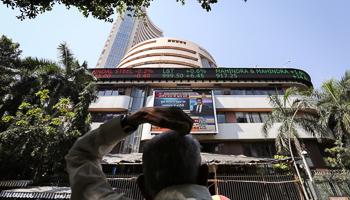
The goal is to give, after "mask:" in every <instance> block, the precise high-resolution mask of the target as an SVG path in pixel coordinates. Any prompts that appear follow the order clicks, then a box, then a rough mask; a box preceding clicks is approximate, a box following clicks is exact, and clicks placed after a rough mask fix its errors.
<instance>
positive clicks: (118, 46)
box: [104, 11, 135, 68]
mask: <svg viewBox="0 0 350 200" xmlns="http://www.w3.org/2000/svg"><path fill="white" fill-rule="evenodd" d="M128 14H130V15H132V12H130V11H127V12H126V13H125V15H124V20H123V21H122V22H121V25H120V28H119V30H118V33H117V36H116V38H115V40H114V42H113V45H112V48H111V51H110V53H109V55H108V58H107V61H106V65H105V66H104V67H105V68H116V67H117V66H118V64H119V63H120V61H121V60H122V58H123V56H124V53H125V50H126V45H127V44H128V41H129V37H130V33H131V30H132V27H133V26H134V21H135V18H134V17H131V16H128Z"/></svg>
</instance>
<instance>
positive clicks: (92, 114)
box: [91, 113, 97, 122]
mask: <svg viewBox="0 0 350 200" xmlns="http://www.w3.org/2000/svg"><path fill="white" fill-rule="evenodd" d="M96 118H97V113H91V122H95V121H96Z"/></svg>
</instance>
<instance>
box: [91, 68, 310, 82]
mask: <svg viewBox="0 0 350 200" xmlns="http://www.w3.org/2000/svg"><path fill="white" fill-rule="evenodd" d="M91 71H92V74H93V75H94V76H95V77H96V78H98V79H114V80H267V79H269V80H283V79H288V80H295V81H298V82H302V83H304V84H306V85H307V86H312V83H311V78H310V76H309V75H308V74H307V73H306V72H304V71H302V70H298V69H291V68H215V69H214V68H197V69H195V68H191V69H190V68H181V69H179V68H118V69H115V68H113V69H110V68H109V69H107V68H106V69H92V70H91Z"/></svg>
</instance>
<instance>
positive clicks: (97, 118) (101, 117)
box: [91, 112, 120, 123]
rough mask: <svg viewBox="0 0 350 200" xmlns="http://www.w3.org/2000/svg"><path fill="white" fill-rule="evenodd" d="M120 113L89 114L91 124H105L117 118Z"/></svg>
mask: <svg viewBox="0 0 350 200" xmlns="http://www.w3.org/2000/svg"><path fill="white" fill-rule="evenodd" d="M119 115H120V113H106V112H91V122H101V123H103V122H107V121H109V120H111V119H113V118H115V117H117V116H119Z"/></svg>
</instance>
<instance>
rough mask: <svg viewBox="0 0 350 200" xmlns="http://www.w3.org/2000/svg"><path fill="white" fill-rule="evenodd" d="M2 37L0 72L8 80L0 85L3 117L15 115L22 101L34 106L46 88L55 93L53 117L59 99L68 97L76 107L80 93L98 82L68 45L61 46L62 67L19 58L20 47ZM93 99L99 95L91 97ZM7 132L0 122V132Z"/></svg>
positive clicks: (51, 103) (50, 100)
mask: <svg viewBox="0 0 350 200" xmlns="http://www.w3.org/2000/svg"><path fill="white" fill-rule="evenodd" d="M2 38H3V39H2V40H0V46H1V50H0V55H1V60H0V62H1V68H2V69H4V70H1V72H0V73H1V77H5V78H4V80H5V81H4V83H3V82H1V83H0V84H1V87H2V88H4V89H2V90H1V94H2V96H1V97H2V98H1V101H0V118H2V117H4V116H6V115H15V114H16V112H17V109H18V106H19V105H21V103H22V102H23V101H25V102H28V103H32V101H35V100H36V97H35V95H34V94H35V92H36V91H39V90H45V89H48V90H50V91H52V92H51V94H50V96H49V98H48V106H47V107H46V114H50V115H51V114H53V111H52V110H53V106H54V105H55V104H56V103H58V101H59V99H60V98H69V99H70V100H71V102H72V105H73V107H74V106H75V105H76V104H77V103H78V102H79V93H80V92H82V91H83V89H84V88H85V87H86V86H87V85H89V84H90V83H91V82H92V81H94V80H95V78H94V77H93V76H92V75H91V73H90V72H89V71H88V69H87V64H86V62H84V63H83V64H82V65H80V64H79V62H78V61H77V60H76V59H75V58H74V54H73V53H72V51H71V50H70V49H69V47H68V45H67V44H66V43H62V44H60V45H59V47H58V52H59V64H56V63H54V62H51V61H48V60H45V59H37V58H31V57H28V58H25V59H20V58H19V55H20V50H19V49H18V48H19V44H16V43H13V42H12V41H11V40H10V39H7V38H6V37H4V36H3V37H2ZM94 99H96V95H95V97H93V98H92V100H94ZM87 107H88V106H87ZM86 109H87V108H86ZM6 129H7V125H6V124H5V123H3V122H0V131H5V130H6Z"/></svg>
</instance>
